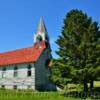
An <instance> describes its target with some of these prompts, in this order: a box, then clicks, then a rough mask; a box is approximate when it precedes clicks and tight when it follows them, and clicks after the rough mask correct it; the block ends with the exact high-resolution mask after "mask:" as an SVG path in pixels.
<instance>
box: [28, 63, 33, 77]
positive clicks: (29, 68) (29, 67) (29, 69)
mask: <svg viewBox="0 0 100 100" xmlns="http://www.w3.org/2000/svg"><path fill="white" fill-rule="evenodd" d="M31 74H32V72H31V65H30V64H29V66H28V71H27V76H28V77H30V76H31Z"/></svg>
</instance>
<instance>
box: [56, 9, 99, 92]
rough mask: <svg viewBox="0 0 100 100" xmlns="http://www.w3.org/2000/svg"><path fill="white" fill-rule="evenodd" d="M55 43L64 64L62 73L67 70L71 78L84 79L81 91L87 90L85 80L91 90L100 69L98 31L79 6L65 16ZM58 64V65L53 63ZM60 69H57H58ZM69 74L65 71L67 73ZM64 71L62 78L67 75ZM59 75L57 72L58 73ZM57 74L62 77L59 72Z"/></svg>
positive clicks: (79, 81)
mask: <svg viewBox="0 0 100 100" xmlns="http://www.w3.org/2000/svg"><path fill="white" fill-rule="evenodd" d="M56 43H57V44H58V46H59V49H58V51H57V54H58V55H59V57H60V59H61V61H59V62H58V65H59V63H60V62H61V63H62V64H63V66H65V67H62V66H60V67H61V68H60V69H59V70H63V69H64V68H68V67H69V69H70V70H69V71H70V72H68V70H67V69H64V72H62V71H60V72H61V73H70V74H69V75H70V76H71V79H72V80H70V81H73V82H75V83H76V82H77V83H83V85H84V91H85V92H87V91H88V85H87V83H89V82H90V89H91V91H92V90H93V81H94V80H96V78H97V77H99V72H100V44H99V43H100V31H99V27H98V23H97V22H95V21H92V18H91V17H88V16H87V14H85V13H83V12H82V11H81V10H77V9H75V10H71V11H70V12H69V13H67V15H66V17H65V19H64V26H63V29H62V33H61V35H60V36H59V38H58V39H57V41H56ZM56 67H59V66H56ZM60 72H59V73H60ZM67 75H68V74H67ZM67 75H65V79H67V77H68V76H67ZM58 77H59V76H58ZM60 78H62V80H63V77H62V76H60Z"/></svg>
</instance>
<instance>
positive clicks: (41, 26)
mask: <svg viewBox="0 0 100 100" xmlns="http://www.w3.org/2000/svg"><path fill="white" fill-rule="evenodd" d="M38 32H39V33H41V34H42V33H46V34H47V30H46V27H45V24H44V20H43V17H41V18H40V22H39V25H38V30H37V33H38Z"/></svg>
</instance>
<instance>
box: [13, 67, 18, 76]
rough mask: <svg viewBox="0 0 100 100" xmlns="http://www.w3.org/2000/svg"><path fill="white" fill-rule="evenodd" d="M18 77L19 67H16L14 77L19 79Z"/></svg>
mask: <svg viewBox="0 0 100 100" xmlns="http://www.w3.org/2000/svg"><path fill="white" fill-rule="evenodd" d="M17 76H18V67H17V66H15V67H14V77H17Z"/></svg>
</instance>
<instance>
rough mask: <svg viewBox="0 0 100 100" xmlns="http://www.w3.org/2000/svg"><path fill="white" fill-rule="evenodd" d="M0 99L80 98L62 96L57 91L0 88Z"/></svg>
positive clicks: (72, 99)
mask: <svg viewBox="0 0 100 100" xmlns="http://www.w3.org/2000/svg"><path fill="white" fill-rule="evenodd" d="M0 100H80V99H78V98H69V97H64V96H63V95H62V94H61V93H58V92H26V91H13V90H0Z"/></svg>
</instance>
